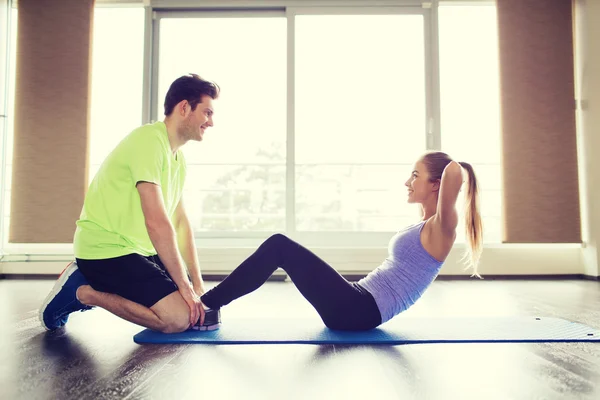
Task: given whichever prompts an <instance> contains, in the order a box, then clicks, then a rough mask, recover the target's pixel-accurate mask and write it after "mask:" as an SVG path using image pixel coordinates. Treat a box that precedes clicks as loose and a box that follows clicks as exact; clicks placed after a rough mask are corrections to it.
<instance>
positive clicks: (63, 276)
mask: <svg viewBox="0 0 600 400" xmlns="http://www.w3.org/2000/svg"><path fill="white" fill-rule="evenodd" d="M72 265H73V262H70V263H69V264H68V265H67V266H66V267H65V269H63V271H62V272H61V273H60V275H59V276H58V279H57V281H56V283H55V284H54V286H53V287H52V290H51V291H50V293H49V294H48V296H46V299H45V300H44V302H43V303H42V306H41V307H40V311H39V313H38V317H39V319H40V322H41V323H42V326H43V327H44V329H46V330H47V331H51V330H53V329H50V328H48V327H47V326H46V323H45V322H44V311H46V308H47V307H48V305H49V304H50V302H51V301H52V300H53V299H54V297H56V295H57V294H58V293H59V292H60V291H61V290H62V288H63V286H64V285H65V283H66V282H67V281H68V280H69V278H70V277H71V274H73V272H75V269H76V268H71V270H69V267H71V266H72ZM59 284H60V285H59Z"/></svg>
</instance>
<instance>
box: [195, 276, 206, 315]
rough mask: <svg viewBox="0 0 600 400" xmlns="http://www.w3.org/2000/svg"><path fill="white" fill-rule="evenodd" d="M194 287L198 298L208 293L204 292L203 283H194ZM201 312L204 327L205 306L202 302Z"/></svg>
mask: <svg viewBox="0 0 600 400" xmlns="http://www.w3.org/2000/svg"><path fill="white" fill-rule="evenodd" d="M193 286H194V292H195V293H196V295H197V296H198V298H200V297H202V295H203V294H204V293H205V292H206V291H205V290H204V284H203V283H202V282H196V283H194V285H193ZM199 310H200V325H202V324H203V323H204V304H202V301H200V306H199Z"/></svg>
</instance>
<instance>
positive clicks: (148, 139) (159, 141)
mask: <svg viewBox="0 0 600 400" xmlns="http://www.w3.org/2000/svg"><path fill="white" fill-rule="evenodd" d="M161 124H162V126H161ZM124 142H125V143H127V145H128V146H133V147H135V148H136V149H147V148H150V147H156V146H157V147H160V148H161V149H162V148H165V149H168V144H169V139H168V138H167V135H166V128H164V123H162V122H153V123H148V124H145V125H142V126H140V127H138V128H136V129H134V130H133V131H132V132H130V133H129V135H127V137H126V138H125V140H124ZM165 146H167V147H165Z"/></svg>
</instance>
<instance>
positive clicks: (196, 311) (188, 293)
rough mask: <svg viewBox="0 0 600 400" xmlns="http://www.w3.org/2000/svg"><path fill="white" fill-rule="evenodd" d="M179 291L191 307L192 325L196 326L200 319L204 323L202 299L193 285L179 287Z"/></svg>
mask: <svg viewBox="0 0 600 400" xmlns="http://www.w3.org/2000/svg"><path fill="white" fill-rule="evenodd" d="M179 293H181V297H183V300H185V302H186V303H187V305H188V307H189V308H190V326H194V325H195V324H196V322H198V319H200V324H203V323H204V307H203V306H202V302H201V301H200V296H198V295H197V294H196V292H195V291H194V289H193V288H192V286H191V285H187V286H184V287H183V288H181V289H179Z"/></svg>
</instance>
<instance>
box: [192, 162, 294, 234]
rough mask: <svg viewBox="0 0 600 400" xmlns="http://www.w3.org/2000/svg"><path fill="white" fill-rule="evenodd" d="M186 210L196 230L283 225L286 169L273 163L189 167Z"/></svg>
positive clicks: (271, 228)
mask: <svg viewBox="0 0 600 400" xmlns="http://www.w3.org/2000/svg"><path fill="white" fill-rule="evenodd" d="M188 177H194V179H188V180H187V182H186V188H185V192H184V201H185V203H186V204H187V205H188V206H187V207H186V209H187V210H188V214H189V215H190V218H191V220H192V224H193V226H194V227H195V229H196V230H197V231H205V232H210V231H234V232H235V231H270V232H272V231H275V230H283V229H284V228H285V214H284V210H285V168H284V167H283V166H274V165H207V164H196V165H190V166H189V167H188Z"/></svg>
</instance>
